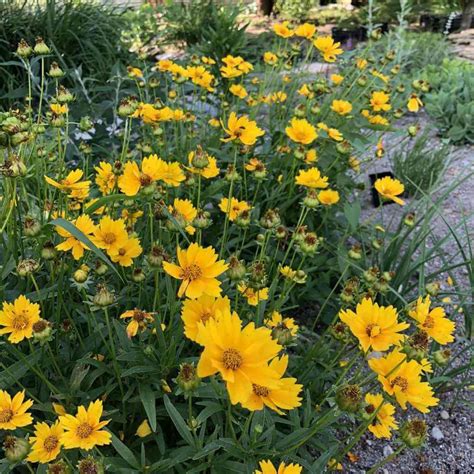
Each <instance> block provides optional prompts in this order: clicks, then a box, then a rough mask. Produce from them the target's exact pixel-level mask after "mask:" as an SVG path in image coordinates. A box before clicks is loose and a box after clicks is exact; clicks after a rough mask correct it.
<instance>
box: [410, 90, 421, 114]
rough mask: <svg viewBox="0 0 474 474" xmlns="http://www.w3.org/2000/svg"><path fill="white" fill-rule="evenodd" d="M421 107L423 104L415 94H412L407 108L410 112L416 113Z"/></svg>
mask: <svg viewBox="0 0 474 474" xmlns="http://www.w3.org/2000/svg"><path fill="white" fill-rule="evenodd" d="M420 107H423V102H422V101H421V100H420V98H419V97H418V96H417V95H416V94H412V95H411V96H410V98H409V99H408V103H407V108H408V110H409V111H410V112H418V110H420Z"/></svg>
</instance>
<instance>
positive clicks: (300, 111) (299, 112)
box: [293, 104, 306, 118]
mask: <svg viewBox="0 0 474 474" xmlns="http://www.w3.org/2000/svg"><path fill="white" fill-rule="evenodd" d="M293 112H294V114H295V117H298V118H302V117H304V116H305V115H306V106H305V105H304V104H299V105H297V106H296V107H295V109H294V111H293Z"/></svg>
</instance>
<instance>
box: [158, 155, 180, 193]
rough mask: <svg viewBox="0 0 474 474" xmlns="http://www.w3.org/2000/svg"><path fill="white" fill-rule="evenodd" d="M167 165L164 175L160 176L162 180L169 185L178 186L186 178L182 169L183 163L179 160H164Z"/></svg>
mask: <svg viewBox="0 0 474 474" xmlns="http://www.w3.org/2000/svg"><path fill="white" fill-rule="evenodd" d="M163 163H164V164H165V167H164V169H163V175H162V176H160V180H161V181H163V182H164V183H165V184H167V185H168V186H173V187H175V188H176V187H178V186H179V185H180V184H181V182H182V181H184V180H185V179H186V176H185V174H184V172H183V170H182V169H181V165H180V164H179V163H178V162H177V161H173V162H170V163H166V162H163Z"/></svg>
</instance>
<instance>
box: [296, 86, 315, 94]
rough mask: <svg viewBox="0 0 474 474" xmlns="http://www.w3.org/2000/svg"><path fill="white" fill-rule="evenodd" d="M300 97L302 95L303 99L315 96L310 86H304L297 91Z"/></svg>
mask: <svg viewBox="0 0 474 474" xmlns="http://www.w3.org/2000/svg"><path fill="white" fill-rule="evenodd" d="M297 92H298V94H299V95H302V96H303V97H312V96H313V95H314V94H313V92H312V91H311V90H310V88H309V87H308V84H303V85H302V86H301V87H300V88H299V89H298V90H297Z"/></svg>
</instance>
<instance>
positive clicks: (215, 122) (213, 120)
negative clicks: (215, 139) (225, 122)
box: [207, 118, 221, 128]
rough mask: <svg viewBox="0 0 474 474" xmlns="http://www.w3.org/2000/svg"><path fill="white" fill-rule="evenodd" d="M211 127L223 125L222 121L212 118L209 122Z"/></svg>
mask: <svg viewBox="0 0 474 474" xmlns="http://www.w3.org/2000/svg"><path fill="white" fill-rule="evenodd" d="M207 123H208V124H209V125H210V126H211V127H214V128H218V127H220V126H221V123H220V122H219V120H217V119H216V118H211V119H209V121H208V122H207Z"/></svg>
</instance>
